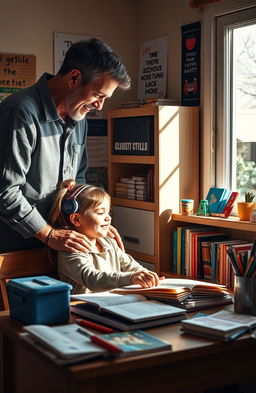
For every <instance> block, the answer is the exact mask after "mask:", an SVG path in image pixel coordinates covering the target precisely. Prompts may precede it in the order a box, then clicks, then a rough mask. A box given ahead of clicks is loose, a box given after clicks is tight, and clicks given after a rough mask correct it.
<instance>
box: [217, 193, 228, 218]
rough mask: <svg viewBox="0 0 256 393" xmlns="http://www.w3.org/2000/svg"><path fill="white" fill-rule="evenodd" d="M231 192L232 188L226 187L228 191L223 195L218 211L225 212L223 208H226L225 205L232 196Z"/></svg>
mask: <svg viewBox="0 0 256 393" xmlns="http://www.w3.org/2000/svg"><path fill="white" fill-rule="evenodd" d="M230 194H231V190H228V189H226V191H225V193H224V194H223V197H222V199H221V201H220V204H219V209H218V213H222V212H223V210H224V208H225V206H226V204H227V202H228V199H229V197H230Z"/></svg>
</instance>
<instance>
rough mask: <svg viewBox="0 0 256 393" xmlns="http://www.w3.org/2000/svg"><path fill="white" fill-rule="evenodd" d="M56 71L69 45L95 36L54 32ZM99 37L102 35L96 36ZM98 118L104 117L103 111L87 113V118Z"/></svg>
mask: <svg viewBox="0 0 256 393" xmlns="http://www.w3.org/2000/svg"><path fill="white" fill-rule="evenodd" d="M53 37H54V73H55V74H56V73H57V72H58V71H59V69H60V67H61V65H62V62H63V59H64V57H65V55H66V52H67V50H68V49H69V47H70V46H71V45H72V44H74V43H76V42H78V41H86V40H89V39H90V38H93V36H89V35H81V34H69V33H57V32H56V33H54V35H53ZM96 38H99V39H100V37H96ZM95 117H96V118H98V117H102V111H96V110H95V111H90V112H89V114H88V115H87V118H90V119H91V118H95Z"/></svg>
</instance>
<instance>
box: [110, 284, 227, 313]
mask: <svg viewBox="0 0 256 393" xmlns="http://www.w3.org/2000/svg"><path fill="white" fill-rule="evenodd" d="M112 292H113V293H119V294H126V296H127V295H128V294H143V295H144V296H145V297H147V298H149V299H155V300H159V301H161V302H164V303H167V304H171V305H174V306H176V307H180V308H183V309H187V310H190V309H191V310H192V309H196V308H203V307H209V306H217V305H221V304H229V303H232V296H231V295H230V292H229V291H228V289H227V288H226V287H225V286H223V285H218V284H213V283H208V282H205V281H199V280H191V279H185V278H184V279H182V278H166V279H163V280H161V281H160V283H159V285H158V286H155V287H149V288H141V287H140V286H139V285H129V286H126V287H122V288H115V289H113V290H112Z"/></svg>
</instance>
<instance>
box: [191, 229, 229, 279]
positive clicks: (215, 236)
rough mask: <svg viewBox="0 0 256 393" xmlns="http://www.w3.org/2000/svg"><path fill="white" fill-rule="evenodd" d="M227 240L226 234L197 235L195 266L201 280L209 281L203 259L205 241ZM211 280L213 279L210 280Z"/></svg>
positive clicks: (203, 233)
mask: <svg viewBox="0 0 256 393" xmlns="http://www.w3.org/2000/svg"><path fill="white" fill-rule="evenodd" d="M226 238H227V234H226V233H224V232H218V231H213V232H208V233H207V232H202V233H200V234H198V235H195V246H194V247H195V265H196V266H197V277H199V278H201V279H207V277H206V276H205V274H204V273H205V265H204V260H203V259H202V242H205V241H209V242H210V241H215V240H224V239H226ZM210 279H211V278H210Z"/></svg>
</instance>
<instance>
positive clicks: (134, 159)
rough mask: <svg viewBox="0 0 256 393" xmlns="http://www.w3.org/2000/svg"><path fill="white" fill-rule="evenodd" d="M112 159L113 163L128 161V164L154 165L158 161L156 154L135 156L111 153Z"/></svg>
mask: <svg viewBox="0 0 256 393" xmlns="http://www.w3.org/2000/svg"><path fill="white" fill-rule="evenodd" d="M110 160H111V162H112V163H115V162H117V163H118V162H120V163H128V164H147V165H149V164H151V165H154V164H155V163H156V157H155V156H134V155H129V156H125V155H117V154H116V155H114V154H113V155H111V156H110Z"/></svg>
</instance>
